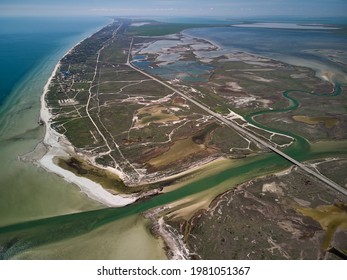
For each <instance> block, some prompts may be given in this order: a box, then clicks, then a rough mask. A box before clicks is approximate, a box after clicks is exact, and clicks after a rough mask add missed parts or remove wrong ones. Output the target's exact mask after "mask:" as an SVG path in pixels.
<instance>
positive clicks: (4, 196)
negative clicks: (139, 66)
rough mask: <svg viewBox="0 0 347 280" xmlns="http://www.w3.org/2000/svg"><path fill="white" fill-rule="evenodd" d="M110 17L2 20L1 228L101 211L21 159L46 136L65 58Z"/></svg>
mask: <svg viewBox="0 0 347 280" xmlns="http://www.w3.org/2000/svg"><path fill="white" fill-rule="evenodd" d="M109 22H111V19H109V18H75V19H72V18H54V19H51V18H9V17H7V18H0V158H1V161H0V226H2V225H8V224H13V223H17V222H20V221H24V220H31V219H36V218H41V217H47V216H52V215H53V216H54V215H61V214H66V213H73V212H78V211H82V210H91V209H96V208H99V207H100V205H99V204H98V203H95V202H94V201H91V200H90V199H89V198H87V197H86V196H84V195H81V194H80V191H79V189H78V188H77V187H75V186H73V185H70V184H68V183H66V182H65V181H64V180H63V179H61V178H59V177H58V176H56V175H54V174H50V173H48V172H46V171H45V170H43V169H41V168H39V167H37V166H35V165H34V164H32V163H31V162H23V161H21V160H19V156H22V155H25V154H27V153H28V152H30V151H32V150H33V149H34V148H35V147H36V146H37V144H38V143H39V142H40V141H41V140H42V138H43V133H44V131H43V127H41V126H39V125H38V123H37V121H38V118H39V111H40V96H41V95H42V91H43V87H44V85H45V84H46V82H47V80H48V78H49V76H50V75H51V73H52V71H53V69H54V67H55V65H56V64H57V62H58V61H59V59H60V58H61V57H62V56H63V55H64V54H65V53H66V52H67V51H68V50H69V49H70V48H71V47H73V46H74V45H75V44H76V43H78V42H79V41H80V40H82V39H83V38H85V37H86V36H88V35H91V34H93V33H94V32H95V31H97V30H98V29H100V28H101V27H102V26H104V25H106V24H107V23H109Z"/></svg>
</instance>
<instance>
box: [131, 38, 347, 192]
mask: <svg viewBox="0 0 347 280" xmlns="http://www.w3.org/2000/svg"><path fill="white" fill-rule="evenodd" d="M132 45H133V41H131V44H130V48H129V53H128V58H127V62H126V65H128V66H129V67H131V68H132V69H133V70H135V71H137V72H139V73H141V74H142V75H145V76H146V77H148V78H150V79H152V80H153V81H156V82H157V83H159V84H161V85H163V86H165V87H166V88H168V89H170V90H172V91H173V92H175V93H177V94H178V95H180V96H182V97H183V98H184V99H186V100H188V101H190V102H191V103H193V104H194V105H196V106H198V107H199V108H201V109H203V110H204V111H205V112H207V113H209V114H210V115H212V116H213V117H215V118H216V119H217V120H219V121H220V122H222V123H224V124H225V125H227V126H228V127H230V128H232V129H234V130H235V131H237V132H238V133H239V134H240V135H242V136H244V137H246V138H248V139H251V140H253V141H254V142H255V143H257V144H258V145H259V144H260V145H262V146H264V147H265V148H267V149H269V150H271V151H273V152H274V153H276V154H278V155H280V156H281V157H283V158H285V159H286V160H288V161H290V162H291V163H293V164H294V165H296V166H297V167H299V168H301V169H302V170H304V171H305V172H306V173H308V174H310V175H311V176H313V177H315V178H317V179H318V180H320V181H321V182H323V183H325V184H326V185H327V186H328V187H329V188H330V189H332V190H335V191H337V192H339V193H341V194H343V195H345V196H347V189H346V188H343V187H341V186H340V185H338V184H337V183H335V182H334V181H332V180H330V179H329V178H327V177H325V176H324V175H322V174H320V173H318V172H317V171H314V170H312V169H310V168H309V167H307V166H306V165H305V164H303V163H301V162H299V161H297V160H295V159H294V158H292V157H290V156H289V155H287V154H285V153H284V152H282V151H281V150H279V149H277V148H276V147H274V146H272V145H270V144H269V143H267V142H266V141H264V140H263V139H261V138H259V137H258V136H257V135H255V134H253V133H252V132H250V131H247V130H245V129H244V128H243V127H242V126H240V125H239V124H237V123H234V122H232V121H230V120H228V119H227V118H225V117H223V116H222V115H220V114H218V113H216V112H214V111H212V110H211V109H210V108H208V107H207V106H206V105H204V104H202V103H200V102H199V101H197V100H195V99H194V98H192V97H190V96H188V95H186V94H185V93H183V92H181V91H179V90H177V89H176V88H174V87H173V86H171V85H169V84H168V83H166V82H164V81H162V80H159V79H158V78H156V77H154V76H152V75H151V74H148V73H147V72H145V71H143V70H141V69H139V68H137V67H136V66H134V65H133V64H131V62H130V56H131V49H132Z"/></svg>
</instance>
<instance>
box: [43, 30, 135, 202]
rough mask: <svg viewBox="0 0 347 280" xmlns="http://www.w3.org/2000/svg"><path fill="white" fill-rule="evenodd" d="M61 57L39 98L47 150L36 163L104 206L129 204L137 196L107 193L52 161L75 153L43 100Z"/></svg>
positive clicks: (44, 142)
mask: <svg viewBox="0 0 347 280" xmlns="http://www.w3.org/2000/svg"><path fill="white" fill-rule="evenodd" d="M107 25H108V24H107ZM107 25H105V26H107ZM105 26H104V27H105ZM102 28H103V27H102ZM100 30H101V29H100ZM98 31H99V30H98ZM98 31H96V32H98ZM96 32H94V33H93V34H91V35H89V36H87V37H85V38H83V39H82V40H81V41H79V42H78V43H77V44H75V45H74V46H73V47H72V48H70V49H69V50H68V51H67V52H66V53H65V54H64V55H63V57H62V58H61V59H63V58H64V57H65V56H66V55H68V54H69V53H70V52H71V51H72V50H73V49H74V48H76V47H77V46H78V45H79V44H81V43H82V42H83V41H85V40H86V39H88V38H90V37H91V36H93V35H94V34H95V33H96ZM61 59H60V60H59V62H58V63H57V64H56V65H55V67H54V70H53V72H52V74H51V76H50V77H49V79H48V80H47V82H46V84H45V86H44V88H43V93H42V95H41V98H40V101H41V108H40V120H41V121H42V122H43V123H44V126H45V133H44V138H43V140H42V143H43V145H44V146H45V147H46V149H47V152H46V153H45V155H44V156H43V157H42V158H41V159H40V160H38V163H39V165H40V166H41V167H43V168H44V169H45V170H47V171H49V172H52V173H55V174H57V175H59V176H61V177H63V179H64V180H65V181H67V182H69V183H73V184H75V185H77V186H78V187H79V188H80V190H81V191H82V192H83V193H85V194H86V195H87V196H88V197H89V198H91V199H93V200H95V201H98V202H100V203H102V204H104V205H105V206H109V207H122V206H125V205H128V204H131V203H133V202H135V201H136V200H137V199H138V197H135V196H129V195H113V194H111V193H109V192H108V191H106V190H105V189H104V188H103V187H102V186H101V185H100V184H98V183H95V182H93V181H92V180H89V179H87V178H84V177H79V176H77V175H75V174H73V173H72V172H70V171H68V170H65V169H63V168H61V167H59V166H58V165H56V164H55V163H54V158H55V157H62V156H70V155H71V154H73V153H75V152H74V148H73V146H72V145H71V144H70V143H69V141H68V140H67V139H66V138H65V137H64V136H63V135H61V134H59V133H58V132H56V131H55V130H53V129H52V128H51V126H50V120H51V117H52V116H51V114H50V112H49V108H48V107H47V104H46V100H45V97H46V94H47V93H48V92H49V86H50V84H51V82H52V79H53V78H54V76H55V75H56V74H57V71H58V69H59V67H60V65H61V63H60V61H61ZM118 175H119V174H118Z"/></svg>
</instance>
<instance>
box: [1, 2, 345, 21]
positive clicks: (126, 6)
mask: <svg viewBox="0 0 347 280" xmlns="http://www.w3.org/2000/svg"><path fill="white" fill-rule="evenodd" d="M346 14H347V0H0V15H1V16H76V15H79V16H89V15H98V16H99V15H102V16H184V17H194V16H212V17H247V16H284V15H286V16H309V17H332V16H336V17H347V15H346Z"/></svg>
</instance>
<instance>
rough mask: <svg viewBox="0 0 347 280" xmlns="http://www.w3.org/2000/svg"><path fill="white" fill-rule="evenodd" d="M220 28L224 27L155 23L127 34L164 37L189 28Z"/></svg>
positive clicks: (128, 30) (131, 29)
mask: <svg viewBox="0 0 347 280" xmlns="http://www.w3.org/2000/svg"><path fill="white" fill-rule="evenodd" d="M218 26H223V25H211V24H187V23H161V22H154V23H151V24H146V25H142V26H130V27H129V28H128V29H127V31H126V34H127V35H129V36H163V35H169V34H176V33H179V32H181V31H183V30H185V29H188V28H199V27H218Z"/></svg>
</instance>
